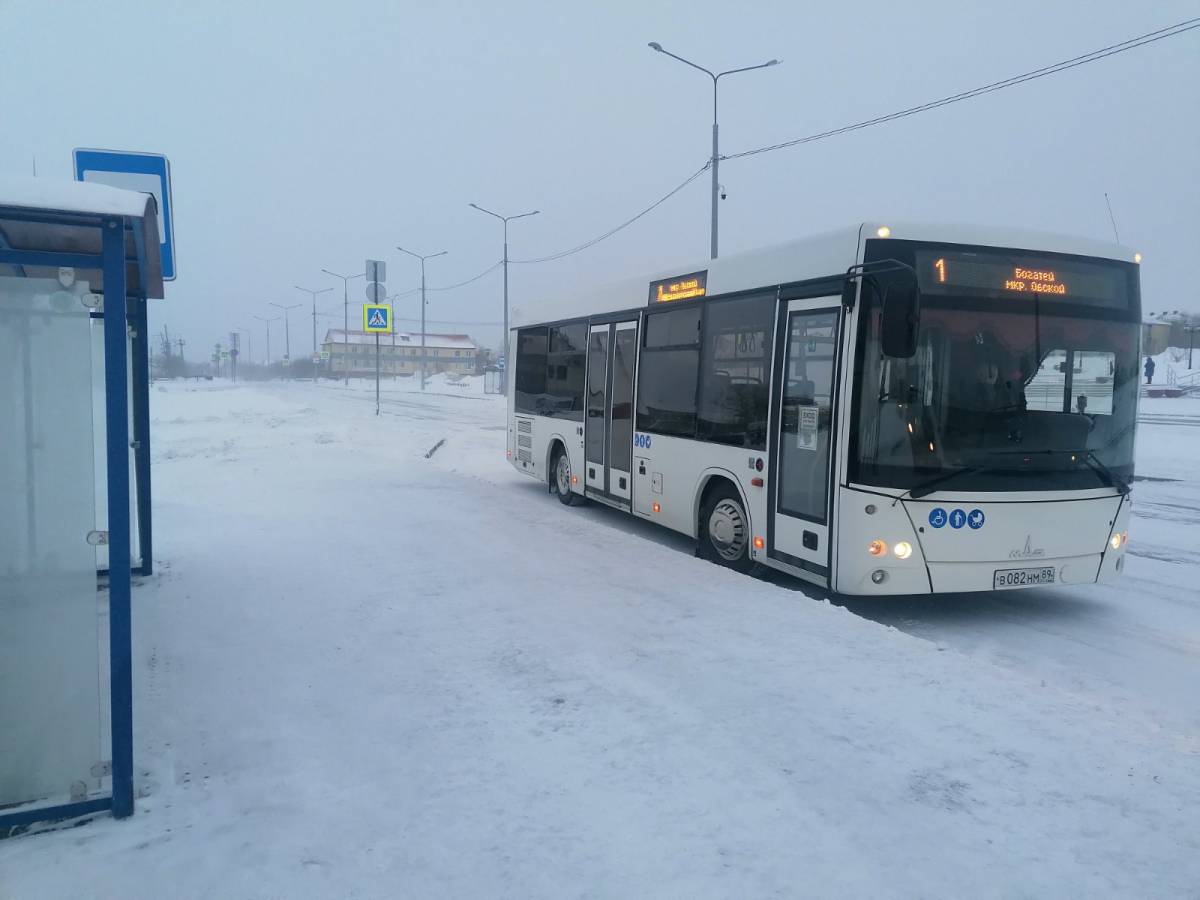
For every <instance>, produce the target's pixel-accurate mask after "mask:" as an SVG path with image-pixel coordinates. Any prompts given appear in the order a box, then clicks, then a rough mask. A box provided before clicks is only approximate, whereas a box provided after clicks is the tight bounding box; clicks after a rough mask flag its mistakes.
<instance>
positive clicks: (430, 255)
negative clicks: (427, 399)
mask: <svg viewBox="0 0 1200 900" xmlns="http://www.w3.org/2000/svg"><path fill="white" fill-rule="evenodd" d="M396 249H397V250H399V251H400V252H401V253H407V254H408V255H409V256H411V257H413V258H414V259H419V260H420V261H421V390H425V260H427V259H433V258H434V257H435V256H445V255H446V253H447V252H448V251H446V250H439V251H438V252H437V253H426V254H425V255H424V256H422V255H421V254H420V253H413V252H412V251H411V250H405V249H404V248H403V247H399V246H398V247H396Z"/></svg>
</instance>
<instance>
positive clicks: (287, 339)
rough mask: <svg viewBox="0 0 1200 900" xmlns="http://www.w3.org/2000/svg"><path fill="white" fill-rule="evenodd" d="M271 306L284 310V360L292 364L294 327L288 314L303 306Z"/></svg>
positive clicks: (294, 304) (280, 304) (277, 304)
mask: <svg viewBox="0 0 1200 900" xmlns="http://www.w3.org/2000/svg"><path fill="white" fill-rule="evenodd" d="M269 305H270V306H273V307H275V308H276V309H282V310H283V335H284V347H283V359H284V362H288V363H290V362H291V361H292V327H291V318H290V317H289V316H288V313H289V312H291V311H292V310H293V309H299V308H300V306H301V304H299V303H291V304H289V305H287V306H284V305H283V304H282V303H270V304H269Z"/></svg>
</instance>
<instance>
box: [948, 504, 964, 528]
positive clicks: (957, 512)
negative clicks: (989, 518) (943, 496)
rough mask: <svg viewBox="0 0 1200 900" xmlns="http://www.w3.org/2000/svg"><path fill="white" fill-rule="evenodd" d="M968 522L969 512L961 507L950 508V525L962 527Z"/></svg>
mask: <svg viewBox="0 0 1200 900" xmlns="http://www.w3.org/2000/svg"><path fill="white" fill-rule="evenodd" d="M966 524H967V514H966V513H965V512H963V511H962V510H961V509H952V510H950V527H951V528H962V527H963V526H964V525H966Z"/></svg>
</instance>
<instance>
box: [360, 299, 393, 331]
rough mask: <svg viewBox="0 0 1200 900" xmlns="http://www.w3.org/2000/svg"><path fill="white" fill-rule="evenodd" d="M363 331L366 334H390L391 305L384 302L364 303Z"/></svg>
mask: <svg viewBox="0 0 1200 900" xmlns="http://www.w3.org/2000/svg"><path fill="white" fill-rule="evenodd" d="M363 331H365V332H367V333H368V334H391V333H392V307H391V306H389V305H388V304H386V303H364V304H363Z"/></svg>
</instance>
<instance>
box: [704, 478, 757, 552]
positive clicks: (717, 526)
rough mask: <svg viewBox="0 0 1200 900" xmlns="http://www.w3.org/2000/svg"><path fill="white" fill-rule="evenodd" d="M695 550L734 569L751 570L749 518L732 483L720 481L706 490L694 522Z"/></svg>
mask: <svg viewBox="0 0 1200 900" xmlns="http://www.w3.org/2000/svg"><path fill="white" fill-rule="evenodd" d="M696 535H697V545H698V546H697V553H698V555H699V556H700V557H701V558H702V559H707V560H708V561H709V562H713V563H716V564H717V565H719V566H725V567H726V568H729V569H733V570H734V571H736V572H750V571H752V570H753V569H754V560H753V559H751V558H750V541H751V539H752V536H751V534H750V517H749V516H748V515H747V514H746V506H745V504H743V503H742V498H741V496H740V495H739V494H738V492H737V491H736V490H735V489H734V487H733V485H731V484H729V482H727V481H723V482H721V483H720V484H718V485H716V486H715V487H714V488H712V490H710V491H709V492H708V496H706V497H705V498H704V503H703V504H702V505H701V507H700V521H699V522H698V523H697V528H696Z"/></svg>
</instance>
